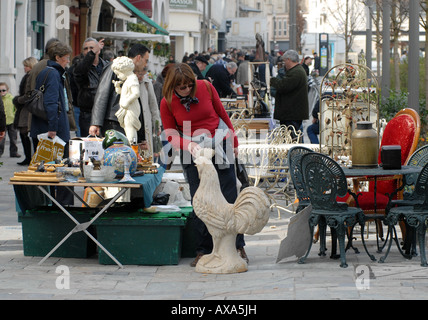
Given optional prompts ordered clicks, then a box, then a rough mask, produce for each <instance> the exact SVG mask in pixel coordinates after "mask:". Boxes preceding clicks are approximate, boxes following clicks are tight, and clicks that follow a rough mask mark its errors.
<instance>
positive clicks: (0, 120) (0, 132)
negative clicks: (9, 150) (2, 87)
mask: <svg viewBox="0 0 428 320" xmlns="http://www.w3.org/2000/svg"><path fill="white" fill-rule="evenodd" d="M5 136H6V114H5V113H4V105H3V100H2V99H0V142H1V141H2V140H3V139H4V137H5Z"/></svg>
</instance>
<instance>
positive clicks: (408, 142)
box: [350, 109, 421, 236]
mask: <svg viewBox="0 0 428 320" xmlns="http://www.w3.org/2000/svg"><path fill="white" fill-rule="evenodd" d="M420 127H421V122H420V118H419V115H418V113H417V112H416V111H415V110H413V109H402V110H400V111H399V112H398V113H397V114H396V115H395V117H394V118H392V119H391V120H390V121H389V122H388V124H387V125H386V127H385V131H384V133H383V136H382V141H381V145H380V148H379V157H378V163H379V164H380V163H381V151H380V150H381V148H382V146H389V145H399V146H401V164H402V165H404V164H405V163H407V160H408V159H409V158H410V156H411V155H412V154H413V152H414V151H415V150H416V148H417V145H418V140H419V134H420V130H421V128H420ZM398 179H399V177H386V178H378V179H377V190H376V213H377V214H385V208H386V205H387V204H388V200H389V199H388V197H387V196H386V194H391V193H392V192H394V191H395V190H396V188H397V184H398V183H399V180H398ZM369 181H370V182H369V191H368V192H361V195H360V196H359V197H358V203H359V205H360V208H361V209H363V210H364V214H366V215H369V214H373V213H375V208H374V197H375V194H374V181H372V180H369ZM359 182H361V179H355V180H354V190H355V191H357V189H358V183H359ZM350 205H355V203H354V202H353V201H351V203H350ZM381 231H382V229H381V228H379V235H380V236H383V235H382V232H381Z"/></svg>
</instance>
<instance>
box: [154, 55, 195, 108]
mask: <svg viewBox="0 0 428 320" xmlns="http://www.w3.org/2000/svg"><path fill="white" fill-rule="evenodd" d="M190 83H193V84H194V86H193V88H192V91H190V94H189V96H191V97H195V94H196V77H195V74H194V73H193V70H192V68H191V67H190V66H189V65H188V64H187V63H177V64H175V65H174V66H172V67H171V68H170V69H169V71H168V73H167V75H166V79H165V83H164V85H163V90H162V93H163V95H164V97H165V99H166V101H167V102H168V103H171V100H172V94H173V93H174V90H175V88H176V87H178V86H180V85H186V84H190Z"/></svg>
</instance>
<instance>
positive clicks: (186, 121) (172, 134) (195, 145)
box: [160, 63, 248, 266]
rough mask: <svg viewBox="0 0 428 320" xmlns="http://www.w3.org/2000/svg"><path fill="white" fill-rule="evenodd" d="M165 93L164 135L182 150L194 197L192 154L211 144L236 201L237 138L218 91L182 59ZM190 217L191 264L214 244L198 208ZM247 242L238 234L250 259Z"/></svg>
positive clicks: (225, 192)
mask: <svg viewBox="0 0 428 320" xmlns="http://www.w3.org/2000/svg"><path fill="white" fill-rule="evenodd" d="M163 95H164V98H163V99H162V102H161V106H160V113H161V118H162V124H163V126H164V129H165V135H166V137H167V140H168V142H169V143H171V145H172V146H173V147H174V148H175V149H176V150H180V151H181V152H180V160H181V164H182V166H183V171H184V175H185V177H186V179H187V181H188V183H189V187H190V194H191V196H192V198H193V196H194V194H195V193H196V190H197V189H198V187H199V175H198V171H197V169H196V167H195V164H194V162H193V159H192V156H191V155H196V152H197V151H198V150H200V149H201V148H203V147H204V146H206V145H207V144H211V145H212V147H213V149H215V150H216V156H215V159H214V161H213V163H214V166H215V168H216V170H217V173H218V175H219V180H220V185H221V190H222V193H223V196H224V197H225V198H226V200H227V201H228V202H229V203H234V202H235V200H236V198H237V189H236V175H235V166H234V156H237V155H238V139H237V137H236V135H235V133H234V129H233V126H232V123H231V122H230V119H229V116H228V115H227V113H226V111H225V109H224V107H223V104H222V102H221V101H220V98H219V95H218V93H217V91H216V90H215V88H214V87H213V86H212V85H211V83H209V82H208V81H205V80H196V77H195V75H194V73H193V71H192V69H191V68H190V66H189V65H187V64H185V63H180V64H176V65H175V66H174V67H172V68H171V69H170V70H169V71H168V74H167V76H166V79H165V83H164V87H163ZM216 130H217V132H216ZM216 133H217V135H216ZM223 136H224V139H223ZM215 138H217V139H215ZM211 139H212V140H211ZM215 140H217V142H216V141H215ZM219 141H220V143H219ZM201 145H202V146H201ZM214 145H215V146H214ZM191 219H192V220H191V221H192V222H193V223H194V229H195V230H196V241H197V243H196V259H195V260H194V261H193V262H192V263H191V266H196V263H197V262H198V260H199V259H200V257H202V256H203V255H204V254H209V253H211V251H212V247H213V244H212V238H211V235H210V234H209V232H208V230H207V228H206V226H205V224H204V223H203V222H202V221H201V220H200V219H199V218H198V217H197V216H196V214H195V212H192V215H191ZM244 246H245V242H244V236H243V235H238V236H237V239H236V248H237V249H238V252H239V253H240V255H241V257H242V258H243V259H245V260H247V262H248V258H247V255H246V253H245V250H244Z"/></svg>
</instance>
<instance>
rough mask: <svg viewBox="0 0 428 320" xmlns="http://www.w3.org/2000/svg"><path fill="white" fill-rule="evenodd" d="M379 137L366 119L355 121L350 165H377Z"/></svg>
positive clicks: (358, 166) (364, 166)
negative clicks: (355, 126)
mask: <svg viewBox="0 0 428 320" xmlns="http://www.w3.org/2000/svg"><path fill="white" fill-rule="evenodd" d="M378 141H379V137H378V135H377V131H376V130H375V129H373V126H372V123H371V122H368V121H360V122H357V128H356V129H355V130H354V132H352V167H355V168H375V167H377V166H378V156H379V142H378Z"/></svg>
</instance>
